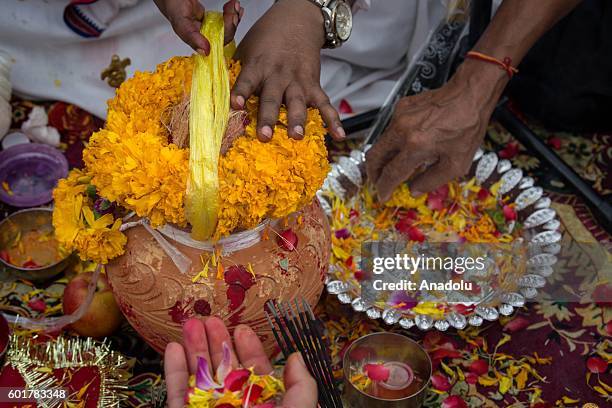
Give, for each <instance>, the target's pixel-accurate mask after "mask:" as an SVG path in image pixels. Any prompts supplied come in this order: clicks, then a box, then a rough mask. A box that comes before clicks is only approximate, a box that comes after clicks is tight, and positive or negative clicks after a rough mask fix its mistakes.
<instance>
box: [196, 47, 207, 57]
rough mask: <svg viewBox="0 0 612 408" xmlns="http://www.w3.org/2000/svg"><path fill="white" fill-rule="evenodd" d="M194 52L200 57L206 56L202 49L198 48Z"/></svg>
mask: <svg viewBox="0 0 612 408" xmlns="http://www.w3.org/2000/svg"><path fill="white" fill-rule="evenodd" d="M196 52H197V53H198V54H200V55H203V56H206V51H204V50H203V49H202V48H198V49H197V50H196Z"/></svg>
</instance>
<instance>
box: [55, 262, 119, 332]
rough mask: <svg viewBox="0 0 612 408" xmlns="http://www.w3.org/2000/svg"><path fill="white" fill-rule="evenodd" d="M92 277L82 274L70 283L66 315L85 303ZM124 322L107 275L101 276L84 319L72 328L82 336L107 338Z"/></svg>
mask: <svg viewBox="0 0 612 408" xmlns="http://www.w3.org/2000/svg"><path fill="white" fill-rule="evenodd" d="M92 277H93V273H92V272H85V273H80V274H78V275H76V276H75V277H74V278H72V280H71V281H70V283H68V285H67V286H66V288H65V289H64V299H63V301H64V302H63V308H64V314H70V313H74V312H75V311H76V310H77V309H78V307H79V306H80V305H81V304H82V303H83V302H85V299H86V297H87V287H88V286H89V282H91V279H92ZM122 321H123V315H122V314H121V311H120V310H119V307H118V306H117V302H115V297H114V296H113V292H111V289H110V285H109V283H108V280H107V279H106V275H100V277H99V278H98V283H97V285H96V292H95V293H94V297H93V300H92V301H91V304H90V305H89V308H88V309H87V311H86V312H85V314H84V315H83V317H81V318H80V319H79V320H77V321H76V322H74V323H72V325H71V328H72V329H73V330H74V331H75V332H77V333H78V334H80V335H81V336H88V337H105V336H110V335H111V334H113V332H115V330H117V329H118V328H119V326H121V322H122Z"/></svg>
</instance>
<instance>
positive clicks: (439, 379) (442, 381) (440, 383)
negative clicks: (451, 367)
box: [431, 374, 451, 391]
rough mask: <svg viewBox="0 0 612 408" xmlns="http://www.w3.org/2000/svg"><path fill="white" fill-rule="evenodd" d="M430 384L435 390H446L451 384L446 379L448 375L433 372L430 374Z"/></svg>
mask: <svg viewBox="0 0 612 408" xmlns="http://www.w3.org/2000/svg"><path fill="white" fill-rule="evenodd" d="M431 384H432V385H433V386H434V388H435V389H436V390H439V391H448V390H450V389H451V384H450V382H449V381H448V377H446V376H445V375H442V374H435V375H432V376H431Z"/></svg>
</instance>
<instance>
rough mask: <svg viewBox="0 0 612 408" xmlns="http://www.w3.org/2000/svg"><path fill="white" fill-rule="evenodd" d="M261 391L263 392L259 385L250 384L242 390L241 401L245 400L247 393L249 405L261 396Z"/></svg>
mask: <svg viewBox="0 0 612 408" xmlns="http://www.w3.org/2000/svg"><path fill="white" fill-rule="evenodd" d="M249 390H250V391H249ZM262 392H263V388H262V387H260V386H259V385H255V384H253V385H252V386H250V387H249V388H247V389H246V390H244V395H243V397H242V402H246V397H247V394H248V395H249V406H251V404H253V403H255V401H257V400H258V399H259V397H261V393H262ZM245 405H246V404H245ZM258 406H259V405H258Z"/></svg>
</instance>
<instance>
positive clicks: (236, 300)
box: [226, 284, 246, 310]
mask: <svg viewBox="0 0 612 408" xmlns="http://www.w3.org/2000/svg"><path fill="white" fill-rule="evenodd" d="M226 295H227V299H228V300H229V302H230V305H229V307H230V310H236V309H238V308H239V307H240V306H242V302H244V298H245V296H246V291H245V290H244V288H243V287H242V286H240V285H234V284H232V285H229V286H228V287H227V291H226Z"/></svg>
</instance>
